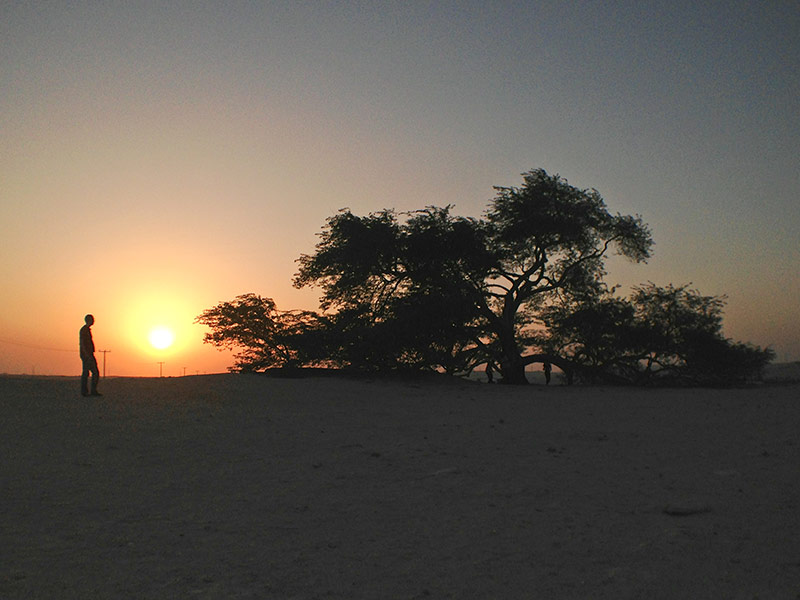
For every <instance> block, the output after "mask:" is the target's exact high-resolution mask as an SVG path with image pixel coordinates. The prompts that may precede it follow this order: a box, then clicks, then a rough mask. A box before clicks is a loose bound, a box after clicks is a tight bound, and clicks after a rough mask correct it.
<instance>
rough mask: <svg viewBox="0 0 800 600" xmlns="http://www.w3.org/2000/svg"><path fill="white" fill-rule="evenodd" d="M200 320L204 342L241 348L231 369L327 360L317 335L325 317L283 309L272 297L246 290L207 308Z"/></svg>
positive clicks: (242, 369) (198, 319) (259, 369)
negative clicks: (229, 300)
mask: <svg viewBox="0 0 800 600" xmlns="http://www.w3.org/2000/svg"><path fill="white" fill-rule="evenodd" d="M195 322H196V323H200V324H201V325H207V326H208V327H209V328H210V329H211V332H210V333H206V334H205V337H204V342H206V343H209V344H212V345H214V346H217V347H221V348H236V349H239V350H241V351H240V352H239V353H238V354H236V355H235V360H236V362H235V364H234V366H233V367H232V368H231V370H235V371H261V370H264V369H267V368H270V367H287V366H298V365H302V364H309V363H315V362H321V361H324V357H322V356H321V355H320V353H319V350H318V348H319V346H317V345H315V344H314V343H313V341H314V340H313V339H312V338H313V336H314V335H315V332H318V331H319V330H320V328H321V317H320V316H319V315H317V314H316V313H313V312H309V311H280V310H278V309H277V308H276V306H275V302H274V301H273V300H272V299H271V298H262V297H261V296H258V295H256V294H243V295H241V296H237V297H236V298H235V299H234V300H233V301H231V302H220V303H219V304H218V305H217V306H215V307H213V308H210V309H208V310H205V311H203V313H202V314H201V315H200V316H198V317H197V318H196V319H195Z"/></svg>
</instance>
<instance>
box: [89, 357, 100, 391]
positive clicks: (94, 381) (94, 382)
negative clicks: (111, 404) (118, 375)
mask: <svg viewBox="0 0 800 600" xmlns="http://www.w3.org/2000/svg"><path fill="white" fill-rule="evenodd" d="M89 370H90V371H91V372H92V395H93V396H94V395H96V394H97V382H98V381H99V379H100V370H99V369H98V368H97V359H96V358H95V357H94V356H93V357H92V359H91V364H90V365H89Z"/></svg>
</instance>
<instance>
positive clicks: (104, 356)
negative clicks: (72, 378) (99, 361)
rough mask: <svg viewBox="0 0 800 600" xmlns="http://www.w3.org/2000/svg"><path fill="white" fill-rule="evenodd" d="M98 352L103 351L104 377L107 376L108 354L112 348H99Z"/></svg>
mask: <svg viewBox="0 0 800 600" xmlns="http://www.w3.org/2000/svg"><path fill="white" fill-rule="evenodd" d="M98 352H102V353H103V377H105V376H106V354H108V353H109V352H111V350H98Z"/></svg>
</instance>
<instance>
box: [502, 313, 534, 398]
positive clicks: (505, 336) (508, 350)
mask: <svg viewBox="0 0 800 600" xmlns="http://www.w3.org/2000/svg"><path fill="white" fill-rule="evenodd" d="M514 333H515V332H514V324H513V321H511V322H506V323H503V330H502V331H501V332H500V335H499V337H500V347H501V348H502V351H503V357H502V359H501V360H500V374H501V375H502V376H503V380H502V382H501V383H508V384H511V385H525V384H527V383H528V378H527V377H525V362H524V361H523V359H522V356H521V354H520V351H519V347H518V346H517V340H516V336H515V335H514Z"/></svg>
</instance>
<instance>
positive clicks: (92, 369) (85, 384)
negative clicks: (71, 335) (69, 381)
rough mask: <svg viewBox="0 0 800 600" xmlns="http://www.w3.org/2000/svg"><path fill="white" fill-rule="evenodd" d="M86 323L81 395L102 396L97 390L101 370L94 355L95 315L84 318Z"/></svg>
mask: <svg viewBox="0 0 800 600" xmlns="http://www.w3.org/2000/svg"><path fill="white" fill-rule="evenodd" d="M83 320H84V321H86V324H85V325H84V326H83V327H81V335H80V340H81V362H82V363H83V372H82V373H81V395H83V396H89V395H91V396H102V394H101V393H99V392H98V391H97V382H98V380H99V379H100V371H99V370H98V369H97V359H96V358H95V357H94V340H93V339H92V325H94V317H93V316H92V315H86V316H85V317H84V319H83ZM89 373H91V374H92V391H91V394H90V393H89Z"/></svg>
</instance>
